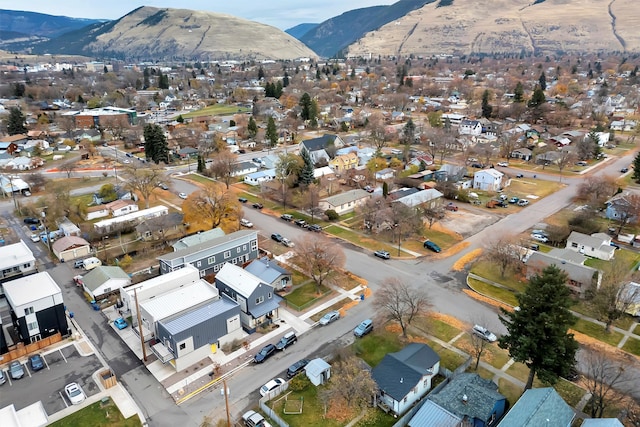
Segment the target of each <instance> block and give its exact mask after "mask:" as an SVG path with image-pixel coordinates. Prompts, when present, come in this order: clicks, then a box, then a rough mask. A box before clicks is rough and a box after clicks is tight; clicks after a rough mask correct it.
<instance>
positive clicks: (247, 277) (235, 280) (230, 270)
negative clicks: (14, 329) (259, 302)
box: [216, 263, 273, 298]
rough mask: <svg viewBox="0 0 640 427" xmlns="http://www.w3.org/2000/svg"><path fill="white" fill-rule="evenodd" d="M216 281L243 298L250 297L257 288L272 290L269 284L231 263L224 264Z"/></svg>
mask: <svg viewBox="0 0 640 427" xmlns="http://www.w3.org/2000/svg"><path fill="white" fill-rule="evenodd" d="M216 280H218V281H220V282H222V283H224V284H225V285H227V286H229V287H230V288H232V289H233V290H234V291H236V292H237V293H238V294H240V295H242V296H243V297H245V298H248V297H250V296H251V294H253V292H254V291H255V290H256V288H257V287H258V286H269V287H270V288H273V287H272V286H271V285H270V284H268V283H265V282H263V281H262V280H260V278H259V277H256V276H254V275H253V274H251V273H249V272H248V271H247V270H244V269H243V268H241V267H238V266H237V265H233V264H231V263H226V264H224V265H223V266H222V268H221V269H220V271H219V272H218V273H217V274H216Z"/></svg>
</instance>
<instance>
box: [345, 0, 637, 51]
mask: <svg viewBox="0 0 640 427" xmlns="http://www.w3.org/2000/svg"><path fill="white" fill-rule="evenodd" d="M639 25H640V7H638V3H637V0H611V1H606V2H605V1H603V0H535V1H532V0H439V1H437V2H433V3H430V4H426V5H424V6H422V7H421V8H419V9H416V10H414V11H412V12H410V13H408V14H406V15H405V16H403V17H401V18H399V19H397V20H395V21H393V22H389V23H388V24H386V25H384V26H381V27H380V28H378V29H376V30H374V31H371V32H369V33H367V34H365V35H363V36H362V37H361V38H360V39H359V40H358V41H357V42H355V43H353V44H351V45H350V46H349V47H348V49H347V51H348V54H349V55H356V56H367V55H370V54H374V55H409V54H414V55H431V54H440V53H447V54H449V53H459V54H469V53H489V54H490V53H505V52H509V53H520V52H527V53H535V54H543V53H555V52H600V51H629V52H637V51H640V32H638V31H637V28H638V27H639Z"/></svg>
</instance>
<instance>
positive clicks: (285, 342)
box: [276, 332, 298, 351]
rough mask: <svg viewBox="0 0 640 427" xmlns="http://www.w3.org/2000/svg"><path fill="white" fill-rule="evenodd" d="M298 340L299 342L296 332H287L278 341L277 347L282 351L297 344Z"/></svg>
mask: <svg viewBox="0 0 640 427" xmlns="http://www.w3.org/2000/svg"><path fill="white" fill-rule="evenodd" d="M296 342H298V337H297V336H296V334H295V332H287V333H286V334H284V336H283V337H282V338H280V341H278V343H277V344H276V349H278V350H281V351H282V350H284V349H285V348H287V347H289V346H290V345H293V344H295V343H296Z"/></svg>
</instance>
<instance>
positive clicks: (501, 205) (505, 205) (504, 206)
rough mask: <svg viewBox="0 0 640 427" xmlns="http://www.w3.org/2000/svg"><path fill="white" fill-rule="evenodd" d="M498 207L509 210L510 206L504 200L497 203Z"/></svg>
mask: <svg viewBox="0 0 640 427" xmlns="http://www.w3.org/2000/svg"><path fill="white" fill-rule="evenodd" d="M497 206H500V207H501V208H508V207H509V204H508V203H507V202H505V201H504V200H500V201H499V202H498V203H497Z"/></svg>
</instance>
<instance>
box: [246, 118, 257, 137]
mask: <svg viewBox="0 0 640 427" xmlns="http://www.w3.org/2000/svg"><path fill="white" fill-rule="evenodd" d="M247 132H248V133H249V138H250V139H253V138H255V137H256V135H257V134H258V125H257V124H256V121H255V120H254V119H253V116H251V117H249V124H248V125H247Z"/></svg>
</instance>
